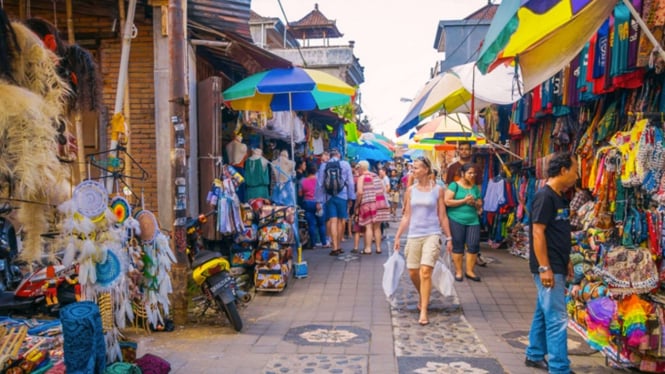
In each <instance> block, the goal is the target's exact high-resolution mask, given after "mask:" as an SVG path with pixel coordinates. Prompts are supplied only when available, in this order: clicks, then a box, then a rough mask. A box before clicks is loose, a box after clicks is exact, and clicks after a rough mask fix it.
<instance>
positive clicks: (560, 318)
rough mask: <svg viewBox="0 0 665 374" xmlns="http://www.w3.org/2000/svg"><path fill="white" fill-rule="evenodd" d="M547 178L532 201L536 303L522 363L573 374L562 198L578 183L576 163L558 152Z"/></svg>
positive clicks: (566, 206)
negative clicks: (571, 367) (569, 348)
mask: <svg viewBox="0 0 665 374" xmlns="http://www.w3.org/2000/svg"><path fill="white" fill-rule="evenodd" d="M547 175H548V176H549V178H548V179H547V182H546V184H545V186H544V187H543V188H541V189H540V190H538V192H536V194H535V196H534V198H533V203H532V206H531V212H530V218H531V224H530V226H529V235H530V241H529V242H530V243H529V246H530V248H529V267H530V269H531V273H532V274H533V280H534V282H535V283H536V289H537V295H536V296H537V299H536V310H535V312H534V314H533V321H532V322H531V329H530V330H529V345H528V347H527V348H526V360H525V361H524V364H525V365H526V366H528V367H534V368H540V369H544V370H549V372H550V373H554V374H559V373H560V374H567V373H572V370H570V360H569V359H568V334H567V328H566V327H567V325H568V314H567V313H566V296H565V291H566V275H567V274H568V263H569V259H570V232H571V229H570V220H569V218H570V214H569V204H568V201H567V200H566V199H565V198H564V195H563V194H564V192H565V191H566V190H567V189H569V188H571V187H573V186H574V185H575V182H576V181H577V178H578V173H577V160H576V159H575V158H574V157H573V156H572V155H571V154H570V153H568V152H565V153H559V154H556V155H554V156H553V157H552V159H551V160H550V162H549V166H548V168H547ZM545 356H547V358H548V360H549V361H546V360H545Z"/></svg>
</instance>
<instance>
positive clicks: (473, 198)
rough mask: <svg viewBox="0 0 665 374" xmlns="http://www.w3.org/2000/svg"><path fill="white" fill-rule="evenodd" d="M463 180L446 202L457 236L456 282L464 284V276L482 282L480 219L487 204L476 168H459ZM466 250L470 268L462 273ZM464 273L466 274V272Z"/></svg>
mask: <svg viewBox="0 0 665 374" xmlns="http://www.w3.org/2000/svg"><path fill="white" fill-rule="evenodd" d="M459 173H460V178H459V179H458V180H457V182H452V183H450V185H449V186H448V188H447V189H446V193H445V201H446V206H447V207H448V217H449V218H450V231H451V232H452V234H453V256H452V257H453V264H454V265H455V280H456V281H458V282H461V281H462V280H464V277H467V278H468V279H470V280H472V281H475V282H480V277H479V276H477V275H476V272H475V267H476V257H477V256H478V252H479V251H480V219H479V218H478V216H479V215H480V213H481V210H482V206H483V201H482V199H481V198H480V189H479V188H478V186H477V185H476V183H475V181H476V173H477V172H476V167H475V166H474V165H473V164H464V165H462V167H461V168H460V169H459ZM465 247H466V266H465V270H462V262H463V261H464V248H465ZM463 271H464V272H463Z"/></svg>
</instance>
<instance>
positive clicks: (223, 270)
mask: <svg viewBox="0 0 665 374" xmlns="http://www.w3.org/2000/svg"><path fill="white" fill-rule="evenodd" d="M211 214H212V212H211V213H208V214H202V215H200V216H198V217H194V218H190V219H189V220H188V221H187V226H186V229H187V257H188V259H189V263H190V266H191V268H192V279H193V280H194V282H195V283H196V284H197V285H199V286H200V287H201V291H202V292H203V295H204V296H205V301H204V303H205V304H204V309H203V313H205V311H206V310H207V309H208V308H209V307H210V306H213V307H214V308H216V309H217V310H218V311H223V312H224V314H225V315H226V317H227V318H228V319H229V321H230V322H231V325H232V326H233V328H234V329H235V330H236V331H240V330H242V319H240V314H239V313H238V308H237V303H238V302H241V301H242V300H244V299H246V298H244V297H243V292H241V291H240V290H239V289H238V287H237V285H236V281H235V278H234V277H233V276H232V275H231V274H230V272H229V270H230V269H231V264H230V263H229V261H228V260H227V259H226V258H224V257H223V256H222V255H221V254H220V253H218V252H214V251H209V250H207V249H206V248H205V245H204V243H203V240H202V237H201V225H203V224H204V223H205V222H206V221H207V218H208V216H210V215H211Z"/></svg>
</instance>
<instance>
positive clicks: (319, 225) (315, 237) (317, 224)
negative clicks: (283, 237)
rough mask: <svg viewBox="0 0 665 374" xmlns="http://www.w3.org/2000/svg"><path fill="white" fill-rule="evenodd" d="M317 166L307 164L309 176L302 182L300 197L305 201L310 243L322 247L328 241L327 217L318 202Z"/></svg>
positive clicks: (304, 206)
mask: <svg viewBox="0 0 665 374" xmlns="http://www.w3.org/2000/svg"><path fill="white" fill-rule="evenodd" d="M316 172H317V167H316V164H313V163H309V164H307V176H306V177H305V178H303V179H302V181H301V182H300V188H299V192H300V197H301V198H302V201H303V209H304V210H305V219H306V220H307V228H308V230H309V238H310V240H311V242H310V243H312V242H313V243H315V244H314V246H315V247H322V246H323V245H325V244H328V243H326V241H327V236H326V217H325V215H324V212H323V205H322V204H321V203H318V202H317V201H316V197H315V196H316Z"/></svg>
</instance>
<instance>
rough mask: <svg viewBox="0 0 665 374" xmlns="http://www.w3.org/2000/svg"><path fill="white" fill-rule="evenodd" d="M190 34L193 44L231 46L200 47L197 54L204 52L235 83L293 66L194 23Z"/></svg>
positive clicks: (231, 36) (265, 52)
mask: <svg viewBox="0 0 665 374" xmlns="http://www.w3.org/2000/svg"><path fill="white" fill-rule="evenodd" d="M189 31H190V38H191V39H193V40H194V39H196V40H204V41H212V42H227V44H226V45H223V44H220V45H219V46H203V45H201V46H197V51H199V50H200V51H202V52H203V53H202V55H204V56H206V58H207V59H208V60H209V61H210V62H211V63H212V64H213V66H214V67H215V68H216V69H219V70H220V71H222V72H224V74H226V76H228V77H229V78H230V79H232V80H240V79H242V78H244V77H246V76H247V75H250V74H254V73H257V72H259V71H263V70H266V69H271V68H276V67H280V68H285V67H290V66H293V65H292V64H291V62H290V61H288V60H285V59H283V58H281V57H279V56H277V55H274V54H272V53H270V51H268V50H265V49H263V48H260V47H258V46H256V45H254V44H253V43H252V42H248V41H246V40H245V39H244V38H242V37H240V36H238V35H236V34H233V33H231V32H223V31H219V30H217V29H216V28H214V27H210V26H206V25H202V24H199V23H197V22H195V21H192V20H190V21H189Z"/></svg>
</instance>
